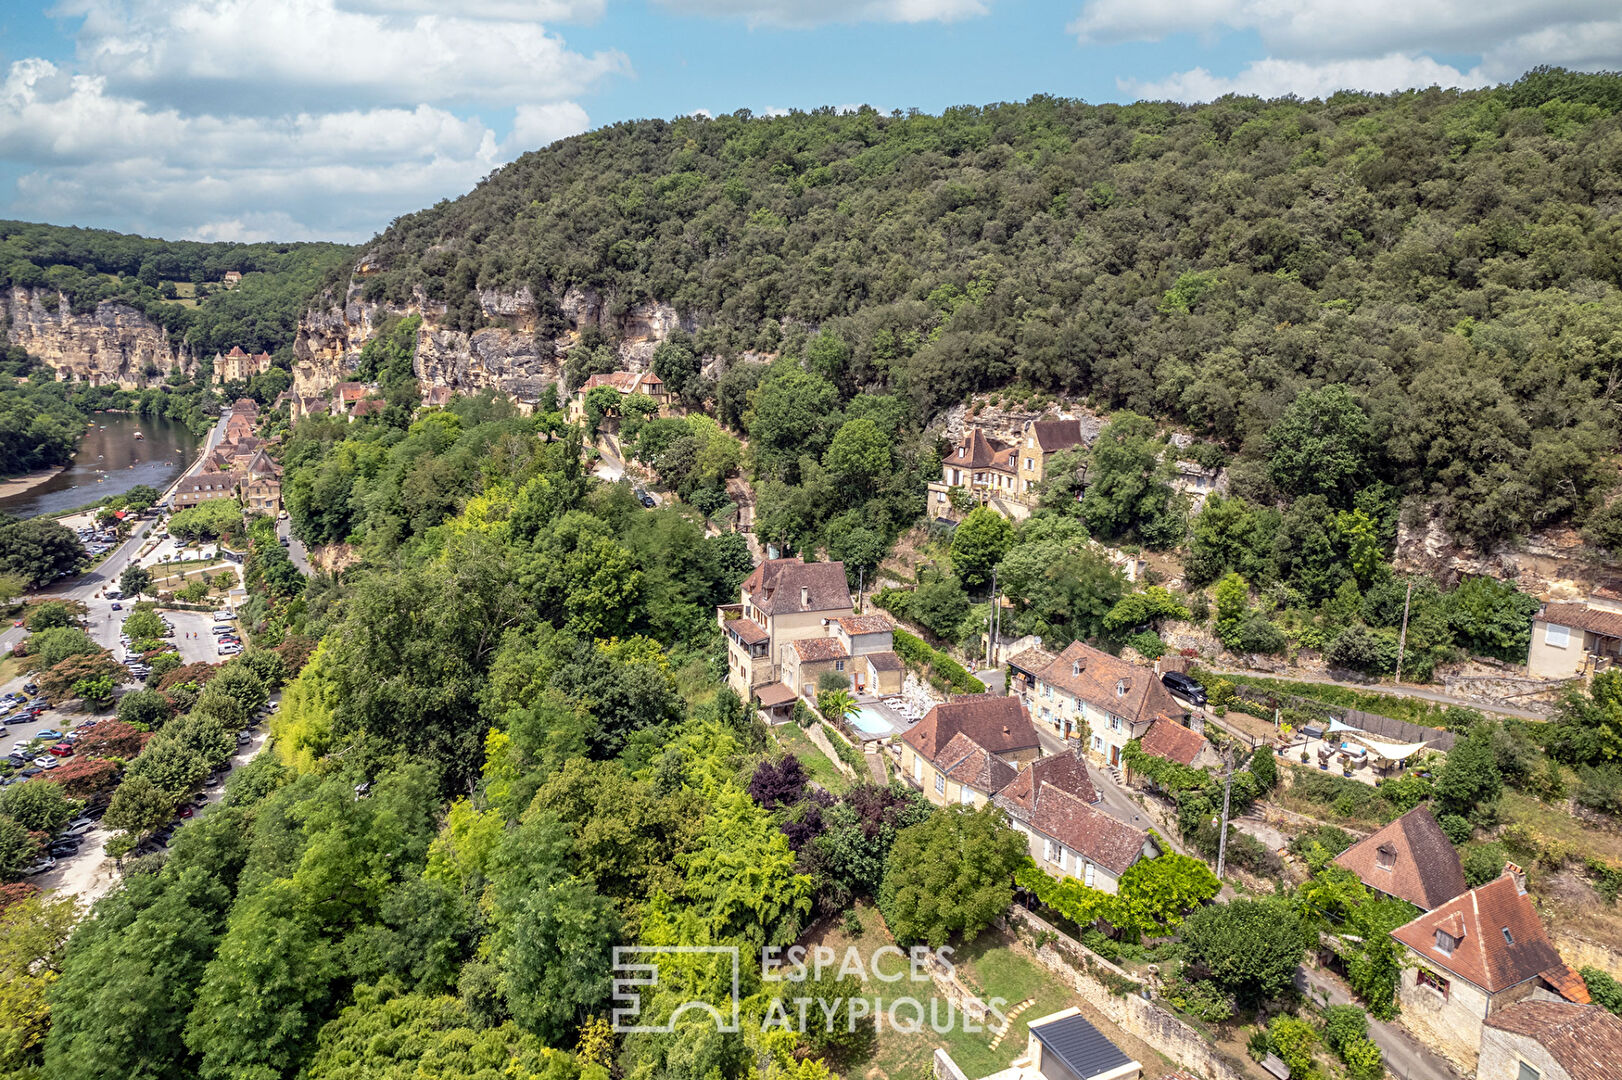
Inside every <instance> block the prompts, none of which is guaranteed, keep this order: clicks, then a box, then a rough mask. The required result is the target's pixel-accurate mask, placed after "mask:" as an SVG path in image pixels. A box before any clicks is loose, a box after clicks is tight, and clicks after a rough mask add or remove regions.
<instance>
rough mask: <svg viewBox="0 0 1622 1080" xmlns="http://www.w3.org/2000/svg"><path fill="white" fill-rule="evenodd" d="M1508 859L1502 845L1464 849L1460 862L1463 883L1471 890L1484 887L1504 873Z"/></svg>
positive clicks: (1486, 845)
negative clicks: (1480, 886)
mask: <svg viewBox="0 0 1622 1080" xmlns="http://www.w3.org/2000/svg"><path fill="white" fill-rule="evenodd" d="M1508 861H1509V857H1508V856H1507V855H1506V854H1505V853H1504V845H1502V844H1477V845H1476V846H1474V847H1471V848H1467V849H1465V852H1464V855H1463V857H1462V858H1461V859H1460V862H1461V863H1463V865H1464V882H1465V884H1466V885H1469V886H1470V887H1471V888H1472V889H1473V888H1475V887H1476V886H1478V885H1485V884H1487V882H1489V881H1491V880H1492V879H1493V878H1495V877H1497V876H1498V875H1500V874H1502V873H1503V872H1504V864H1505V863H1506V862H1508Z"/></svg>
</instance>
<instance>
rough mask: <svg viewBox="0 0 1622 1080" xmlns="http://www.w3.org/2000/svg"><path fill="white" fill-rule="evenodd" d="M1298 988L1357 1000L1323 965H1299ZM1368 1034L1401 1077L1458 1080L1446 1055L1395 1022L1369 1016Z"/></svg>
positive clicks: (1324, 997)
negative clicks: (1425, 1043) (1434, 1050)
mask: <svg viewBox="0 0 1622 1080" xmlns="http://www.w3.org/2000/svg"><path fill="white" fill-rule="evenodd" d="M1295 988H1296V989H1297V990H1299V991H1301V992H1302V993H1303V994H1306V995H1307V996H1309V997H1311V998H1313V999H1314V1000H1316V1001H1319V1002H1321V1003H1324V1004H1327V1005H1355V1004H1357V1002H1355V1001H1353V1000H1352V995H1351V993H1350V992H1349V991H1348V990H1347V988H1346V985H1345V984H1344V983H1342V982H1341V981H1340V980H1339V979H1338V978H1336V977H1335V975H1334V974H1333V973H1331V972H1328V971H1324V970H1322V969H1321V968H1309V967H1305V966H1302V967H1298V968H1296V969H1295ZM1369 1038H1371V1039H1373V1040H1374V1043H1375V1045H1377V1046H1378V1047H1379V1048H1380V1050H1381V1052H1382V1053H1384V1054H1385V1067H1386V1070H1387V1071H1388V1072H1389V1073H1390V1074H1391V1075H1392V1076H1395V1077H1397V1078H1398V1080H1459V1074H1458V1073H1457V1072H1456V1071H1454V1069H1453V1067H1452V1066H1451V1065H1449V1064H1448V1063H1447V1061H1446V1059H1444V1058H1443V1057H1442V1056H1441V1055H1440V1054H1435V1053H1432V1052H1431V1051H1429V1050H1427V1049H1425V1047H1424V1046H1422V1045H1421V1044H1420V1043H1419V1041H1418V1040H1417V1039H1415V1038H1414V1037H1413V1036H1412V1035H1409V1034H1408V1033H1407V1032H1406V1031H1404V1030H1402V1029H1401V1028H1400V1027H1398V1026H1397V1025H1396V1024H1388V1023H1386V1022H1385V1021H1383V1020H1378V1019H1376V1018H1374V1017H1372V1016H1371V1017H1369Z"/></svg>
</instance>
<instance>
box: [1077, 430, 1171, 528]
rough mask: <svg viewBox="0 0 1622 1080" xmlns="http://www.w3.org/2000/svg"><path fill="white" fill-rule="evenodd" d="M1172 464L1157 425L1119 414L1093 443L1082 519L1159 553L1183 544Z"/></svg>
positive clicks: (1092, 525)
mask: <svg viewBox="0 0 1622 1080" xmlns="http://www.w3.org/2000/svg"><path fill="white" fill-rule="evenodd" d="M1171 468H1172V465H1171V463H1170V462H1169V461H1168V460H1167V455H1166V454H1165V446H1164V445H1163V444H1161V443H1160V442H1159V441H1158V440H1157V439H1156V438H1155V424H1154V421H1153V420H1151V419H1149V418H1148V417H1146V416H1139V415H1138V414H1136V413H1133V412H1119V413H1116V414H1115V415H1114V416H1113V417H1111V418H1110V422H1109V423H1108V424H1106V425H1104V430H1103V431H1101V432H1100V433H1099V435H1098V441H1097V442H1095V443H1093V446H1092V451H1091V454H1090V457H1089V460H1088V465H1087V489H1086V493H1085V494H1084V495H1083V496H1082V499H1081V516H1082V518H1083V519H1084V520H1085V521H1086V522H1087V527H1088V528H1089V529H1091V530H1092V531H1093V532H1095V533H1097V534H1098V535H1099V536H1101V537H1104V538H1105V539H1118V538H1121V537H1125V536H1128V535H1130V536H1133V537H1136V538H1137V539H1140V540H1142V541H1143V542H1144V543H1146V544H1149V545H1151V546H1153V547H1169V546H1170V545H1172V544H1175V543H1177V542H1178V541H1179V540H1181V539H1182V538H1183V520H1182V513H1181V509H1180V507H1178V506H1177V505H1176V504H1177V499H1176V496H1175V494H1174V493H1173V491H1172V489H1171V485H1170V483H1169V481H1170V477H1171Z"/></svg>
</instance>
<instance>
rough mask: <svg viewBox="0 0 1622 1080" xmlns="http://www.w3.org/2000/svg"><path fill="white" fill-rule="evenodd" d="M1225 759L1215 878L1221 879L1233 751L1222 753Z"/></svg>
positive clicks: (1225, 853)
mask: <svg viewBox="0 0 1622 1080" xmlns="http://www.w3.org/2000/svg"><path fill="white" fill-rule="evenodd" d="M1223 756H1224V757H1226V758H1227V764H1228V777H1227V779H1226V780H1225V781H1224V782H1223V784H1222V831H1221V833H1220V834H1219V835H1218V837H1217V868H1216V876H1217V877H1218V878H1221V877H1222V869H1223V867H1224V866H1225V865H1226V864H1227V861H1228V799H1229V797H1230V796H1231V795H1232V794H1233V751H1232V750H1227V751H1224V754H1223Z"/></svg>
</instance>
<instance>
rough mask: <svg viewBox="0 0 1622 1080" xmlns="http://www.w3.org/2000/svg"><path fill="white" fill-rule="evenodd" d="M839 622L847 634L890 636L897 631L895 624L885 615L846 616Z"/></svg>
mask: <svg viewBox="0 0 1622 1080" xmlns="http://www.w3.org/2000/svg"><path fill="white" fill-rule="evenodd" d="M838 622H839V627H840V629H842V630H844V631H845V633H847V634H888V633H890V632H892V631H893V630H895V624H894V623H892V622H891V621H890V620H889V619H887V618H885V617H884V616H883V615H846V616H845V617H844V618H842V619H840V620H838Z"/></svg>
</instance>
